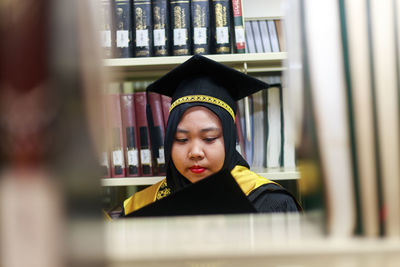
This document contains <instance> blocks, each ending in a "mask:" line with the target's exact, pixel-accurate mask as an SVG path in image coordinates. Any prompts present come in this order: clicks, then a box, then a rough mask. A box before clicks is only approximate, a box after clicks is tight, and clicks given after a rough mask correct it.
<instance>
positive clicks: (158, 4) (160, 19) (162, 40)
mask: <svg viewBox="0 0 400 267" xmlns="http://www.w3.org/2000/svg"><path fill="white" fill-rule="evenodd" d="M152 9H153V44H154V45H153V53H154V56H168V55H169V48H170V32H169V28H170V22H169V9H168V1H167V0H155V1H153V7H152Z"/></svg>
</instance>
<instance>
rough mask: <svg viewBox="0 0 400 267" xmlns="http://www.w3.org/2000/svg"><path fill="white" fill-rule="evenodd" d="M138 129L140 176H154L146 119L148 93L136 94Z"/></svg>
mask: <svg viewBox="0 0 400 267" xmlns="http://www.w3.org/2000/svg"><path fill="white" fill-rule="evenodd" d="M134 99H135V116H136V127H137V128H138V140H139V174H140V175H141V176H152V175H153V159H152V153H151V141H150V133H149V125H148V123H147V117H146V105H147V99H146V92H136V91H135V93H134Z"/></svg>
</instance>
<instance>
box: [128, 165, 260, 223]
mask: <svg viewBox="0 0 400 267" xmlns="http://www.w3.org/2000/svg"><path fill="white" fill-rule="evenodd" d="M205 196H207V197H205ZM239 213H256V209H255V208H254V206H253V205H252V204H251V203H250V201H249V200H248V199H247V197H246V195H245V194H244V193H243V191H242V189H241V188H240V187H239V185H238V184H237V183H236V181H235V179H234V178H233V177H232V175H231V174H230V172H229V171H227V170H225V171H221V172H218V173H216V174H213V175H211V176H209V177H207V178H205V179H203V180H200V181H198V182H196V183H193V184H191V185H189V186H187V187H185V188H184V189H182V190H180V191H178V192H175V193H173V194H171V195H169V196H167V197H165V198H162V199H160V200H157V201H155V202H153V203H150V204H149V205H147V206H144V207H142V208H141V209H138V210H136V211H134V212H132V213H129V214H127V215H126V216H125V217H148V216H151V217H155V216H182V215H206V214H239Z"/></svg>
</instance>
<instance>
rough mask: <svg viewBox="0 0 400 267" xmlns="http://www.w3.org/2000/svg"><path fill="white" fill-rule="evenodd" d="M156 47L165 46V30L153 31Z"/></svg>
mask: <svg viewBox="0 0 400 267" xmlns="http://www.w3.org/2000/svg"><path fill="white" fill-rule="evenodd" d="M153 36H154V46H163V45H165V29H157V30H154V31H153Z"/></svg>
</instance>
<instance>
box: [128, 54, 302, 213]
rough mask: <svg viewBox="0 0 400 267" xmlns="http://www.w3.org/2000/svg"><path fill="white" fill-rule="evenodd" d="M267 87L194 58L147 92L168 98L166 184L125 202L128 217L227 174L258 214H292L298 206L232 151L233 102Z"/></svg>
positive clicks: (165, 145) (233, 146) (222, 67)
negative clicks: (224, 171)
mask: <svg viewBox="0 0 400 267" xmlns="http://www.w3.org/2000/svg"><path fill="white" fill-rule="evenodd" d="M266 88H268V84H265V83H263V82H261V81H259V80H257V79H254V78H252V77H250V76H248V75H245V74H243V73H241V72H238V71H236V70H234V69H231V68H229V67H226V66H224V65H222V64H220V63H217V62H214V61H212V60H210V59H208V58H206V57H203V56H199V55H195V56H193V57H192V58H191V59H189V60H188V61H186V62H185V63H183V64H181V65H180V66H178V67H177V68H175V69H174V70H172V71H171V72H169V73H168V74H166V75H165V76H163V77H161V78H160V79H159V80H157V81H156V82H154V83H153V84H151V85H150V86H149V87H148V88H147V90H148V91H153V92H158V93H161V94H165V95H168V96H171V97H172V101H171V103H172V104H171V109H170V114H169V118H168V123H167V127H166V134H165V142H164V152H165V161H166V168H167V175H166V176H167V177H166V179H164V180H162V181H160V182H159V183H157V184H154V185H153V186H151V187H148V188H146V189H145V190H143V191H141V192H138V193H136V194H134V195H133V196H131V197H130V198H128V199H127V200H125V202H124V214H125V215H127V214H129V213H131V212H133V211H135V210H137V209H140V208H141V207H143V206H145V205H147V204H150V203H152V202H154V201H157V200H159V199H162V198H164V197H165V196H168V195H170V194H172V193H174V192H176V191H178V190H181V189H183V188H185V187H186V186H189V185H190V184H192V183H196V182H198V181H200V180H202V179H205V178H207V177H208V176H210V175H211V174H216V173H218V172H220V171H222V170H229V171H230V173H231V174H232V176H233V178H234V179H235V180H236V182H237V183H238V184H239V186H240V188H241V189H242V191H243V192H244V194H245V195H246V196H247V198H248V199H249V200H250V202H251V203H252V204H253V206H254V207H255V209H256V210H257V211H258V212H292V211H299V210H301V207H300V205H299V204H298V203H297V201H296V200H295V199H294V197H293V196H292V195H291V194H289V193H288V192H287V191H286V190H285V189H284V188H283V187H281V186H280V185H278V184H277V183H274V182H272V181H270V180H268V179H266V178H264V177H261V176H259V175H257V174H256V173H254V172H252V171H250V170H249V165H248V163H247V162H246V161H245V160H244V159H243V157H242V156H241V155H240V154H239V153H238V152H237V151H236V126H235V110H236V101H237V100H239V99H241V98H243V97H245V96H248V95H250V94H252V93H254V92H256V91H258V90H261V89H266Z"/></svg>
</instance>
